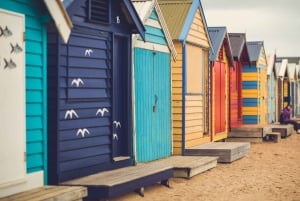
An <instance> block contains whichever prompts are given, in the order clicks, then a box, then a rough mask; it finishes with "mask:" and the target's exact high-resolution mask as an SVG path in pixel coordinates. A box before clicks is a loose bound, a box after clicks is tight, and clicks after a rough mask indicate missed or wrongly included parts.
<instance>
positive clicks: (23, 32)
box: [23, 31, 26, 41]
mask: <svg viewBox="0 0 300 201" xmlns="http://www.w3.org/2000/svg"><path fill="white" fill-rule="evenodd" d="M25 36H26V34H25V31H24V32H23V41H25Z"/></svg>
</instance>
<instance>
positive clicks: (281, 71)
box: [278, 59, 288, 77]
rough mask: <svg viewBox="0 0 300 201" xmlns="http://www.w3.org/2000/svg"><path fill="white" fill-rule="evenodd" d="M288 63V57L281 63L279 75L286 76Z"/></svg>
mask: <svg viewBox="0 0 300 201" xmlns="http://www.w3.org/2000/svg"><path fill="white" fill-rule="evenodd" d="M287 64H288V60H287V59H283V60H282V61H281V63H280V65H279V66H280V67H279V69H278V70H279V71H278V76H279V77H284V76H285V72H286V68H287Z"/></svg>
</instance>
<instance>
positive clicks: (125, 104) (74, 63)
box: [48, 0, 145, 184]
mask: <svg viewBox="0 0 300 201" xmlns="http://www.w3.org/2000/svg"><path fill="white" fill-rule="evenodd" d="M63 3H64V5H65V7H66V9H67V12H68V14H69V16H70V18H71V20H72V22H73V25H74V28H73V30H72V32H71V35H70V39H69V42H68V44H66V45H65V44H63V43H62V41H61V40H59V38H58V36H57V35H58V33H57V31H55V30H49V32H48V38H49V41H48V42H49V45H48V47H49V48H48V57H49V59H48V66H49V68H48V77H49V79H48V89H49V90H48V98H49V99H48V103H49V107H48V114H49V115H48V123H49V124H50V125H51V127H48V139H49V147H48V149H49V183H51V184H57V183H60V182H63V181H66V180H70V179H72V178H79V177H82V176H86V175H90V174H92V173H96V172H101V171H104V170H111V169H116V168H120V167H126V166H130V165H131V164H132V163H133V128H132V127H133V123H132V122H133V120H132V119H133V114H132V108H133V107H132V76H131V75H132V71H131V65H132V61H131V56H132V53H131V52H132V40H131V37H132V33H139V34H141V37H142V38H144V33H145V29H144V26H143V24H142V22H141V21H140V19H139V16H138V15H137V13H136V11H135V9H134V7H133V5H132V3H131V1H129V0H116V1H114V3H112V1H109V0H93V1H89V0H67V1H63Z"/></svg>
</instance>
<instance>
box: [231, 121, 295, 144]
mask: <svg viewBox="0 0 300 201" xmlns="http://www.w3.org/2000/svg"><path fill="white" fill-rule="evenodd" d="M269 128H271V132H279V133H280V134H281V138H285V137H288V136H290V135H291V134H292V131H293V126H292V125H290V124H288V125H282V124H266V125H242V126H239V127H234V128H231V131H230V133H229V138H227V139H226V141H227V142H254V143H261V142H263V141H264V139H265V137H266V131H267V130H270V129H269ZM269 132H270V131H269Z"/></svg>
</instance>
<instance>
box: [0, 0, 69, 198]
mask: <svg viewBox="0 0 300 201" xmlns="http://www.w3.org/2000/svg"><path fill="white" fill-rule="evenodd" d="M52 20H54V21H55V22H56V23H55V24H56V25H57V27H58V31H59V33H62V34H61V36H62V38H61V36H59V38H60V39H63V41H67V40H68V37H69V33H70V31H71V30H70V29H71V27H72V23H70V21H69V18H68V16H67V14H66V12H65V10H64V9H63V6H62V4H61V1H52V0H51V1H47V0H45V1H28V0H22V1H17V0H6V1H5V2H3V1H2V2H1V3H0V47H1V48H0V97H1V98H0V113H1V115H0V122H1V127H2V128H1V133H0V137H1V141H0V162H1V165H0V197H3V196H6V195H10V194H14V193H18V192H21V191H26V190H29V189H32V188H35V187H40V186H43V185H44V184H47V165H48V164H47V156H48V152H47V77H46V75H47V34H46V33H47V23H49V22H50V21H52Z"/></svg>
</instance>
